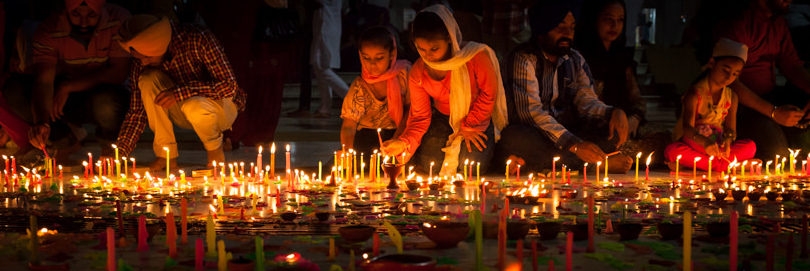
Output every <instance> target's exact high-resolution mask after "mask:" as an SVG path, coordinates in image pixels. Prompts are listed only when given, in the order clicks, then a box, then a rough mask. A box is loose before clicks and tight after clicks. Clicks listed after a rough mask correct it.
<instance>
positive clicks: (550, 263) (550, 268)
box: [548, 259, 554, 271]
mask: <svg viewBox="0 0 810 271" xmlns="http://www.w3.org/2000/svg"><path fill="white" fill-rule="evenodd" d="M548 271H554V259H548Z"/></svg>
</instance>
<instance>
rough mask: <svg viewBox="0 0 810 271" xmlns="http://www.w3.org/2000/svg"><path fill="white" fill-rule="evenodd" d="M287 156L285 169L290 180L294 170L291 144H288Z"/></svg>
mask: <svg viewBox="0 0 810 271" xmlns="http://www.w3.org/2000/svg"><path fill="white" fill-rule="evenodd" d="M286 157H287V167H286V168H285V169H286V172H287V180H290V173H291V172H292V169H291V168H290V144H287V153H286Z"/></svg>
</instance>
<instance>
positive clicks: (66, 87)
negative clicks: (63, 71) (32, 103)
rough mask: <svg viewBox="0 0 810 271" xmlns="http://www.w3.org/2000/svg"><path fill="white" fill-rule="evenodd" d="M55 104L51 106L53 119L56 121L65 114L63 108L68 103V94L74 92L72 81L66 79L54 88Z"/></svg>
mask: <svg viewBox="0 0 810 271" xmlns="http://www.w3.org/2000/svg"><path fill="white" fill-rule="evenodd" d="M54 92H55V93H54V95H53V104H52V107H51V116H50V117H51V120H52V121H56V120H57V119H60V118H62V116H64V115H65V113H64V112H63V109H64V108H65V104H66V103H67V99H68V96H70V93H71V92H73V85H72V84H71V83H70V81H64V82H62V83H60V84H59V86H58V87H57V88H56V89H55V90H54Z"/></svg>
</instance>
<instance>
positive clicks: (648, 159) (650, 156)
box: [644, 152, 654, 181]
mask: <svg viewBox="0 0 810 271" xmlns="http://www.w3.org/2000/svg"><path fill="white" fill-rule="evenodd" d="M653 153H654V152H651V153H650V155H648V156H647V169H646V172H645V176H644V179H645V180H647V181H649V180H650V162H651V161H652V155H653Z"/></svg>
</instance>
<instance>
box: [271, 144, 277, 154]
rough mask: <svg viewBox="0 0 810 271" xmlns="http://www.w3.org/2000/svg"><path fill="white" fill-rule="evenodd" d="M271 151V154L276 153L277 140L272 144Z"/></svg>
mask: <svg viewBox="0 0 810 271" xmlns="http://www.w3.org/2000/svg"><path fill="white" fill-rule="evenodd" d="M270 153H271V154H275V153H276V142H273V144H272V145H270Z"/></svg>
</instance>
